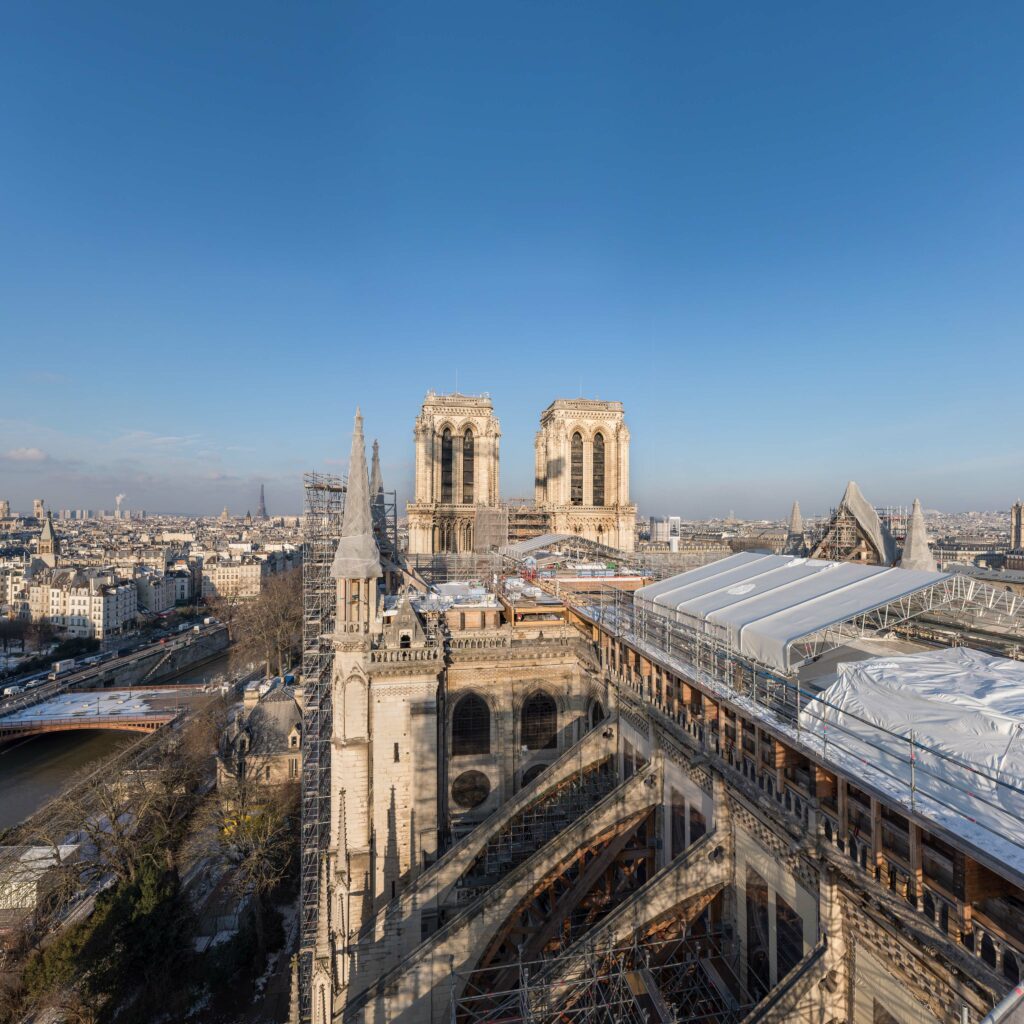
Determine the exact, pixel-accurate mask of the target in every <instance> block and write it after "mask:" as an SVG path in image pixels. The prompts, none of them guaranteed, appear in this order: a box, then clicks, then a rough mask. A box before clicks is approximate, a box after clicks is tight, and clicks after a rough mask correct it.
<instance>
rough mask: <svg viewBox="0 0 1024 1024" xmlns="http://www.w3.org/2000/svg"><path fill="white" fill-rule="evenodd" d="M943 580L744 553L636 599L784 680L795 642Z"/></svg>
mask: <svg viewBox="0 0 1024 1024" xmlns="http://www.w3.org/2000/svg"><path fill="white" fill-rule="evenodd" d="M947 578H948V574H946V573H938V572H922V571H919V570H912V569H891V568H886V567H884V566H878V565H859V564H856V563H853V562H829V561H825V560H823V559H815V558H793V557H791V556H789V555H765V554H756V553H754V552H743V553H741V554H737V555H731V556H730V557H729V558H723V559H721V561H718V562H712V563H711V564H710V565H705V566H702V567H701V568H700V569H693V570H691V571H690V572H684V573H680V574H679V575H678V576H672V577H671V578H669V579H666V580H660V581H659V582H657V583H652V584H650V585H649V586H646V587H641V588H640V589H639V590H637V591H636V592H635V595H634V596H635V600H636V601H637V602H639V603H640V604H641V605H643V604H644V603H647V604H649V605H652V606H654V607H655V608H656V610H658V611H660V612H662V613H663V614H670V615H671V616H672V617H673V618H675V619H676V620H677V621H682V622H684V623H685V624H686V625H688V626H690V627H691V628H694V629H699V630H704V631H709V630H711V631H724V632H725V635H726V636H727V637H728V640H729V642H730V643H731V644H732V646H733V647H734V648H735V649H736V650H738V651H739V653H740V654H742V655H744V656H745V657H748V658H751V659H753V660H756V661H759V662H761V663H762V664H764V665H769V666H771V667H773V668H775V669H778V670H779V671H781V672H787V673H788V672H790V671H791V670H792V665H791V664H790V657H789V649H790V645H791V644H792V643H793V642H794V641H796V640H799V639H800V638H801V637H805V636H808V635H809V634H811V633H814V632H817V631H818V630H820V629H824V628H825V627H827V626H831V625H834V624H836V623H839V622H845V621H846V620H847V619H852V618H854V617H855V616H857V615H861V614H863V613H865V612H869V611H872V610H873V609H875V608H881V607H882V606H883V605H886V604H888V603H889V602H891V601H895V600H898V599H900V598H902V597H906V596H907V595H909V594H913V593H916V592H917V591H919V590H923V589H925V588H926V587H930V586H932V585H933V584H935V583H938V582H940V581H941V580H944V579H947Z"/></svg>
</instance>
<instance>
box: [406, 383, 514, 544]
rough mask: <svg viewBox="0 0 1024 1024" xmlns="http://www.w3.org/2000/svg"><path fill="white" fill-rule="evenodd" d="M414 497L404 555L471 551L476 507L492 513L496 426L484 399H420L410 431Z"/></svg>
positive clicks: (495, 491) (498, 434)
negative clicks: (417, 412) (414, 480)
mask: <svg viewBox="0 0 1024 1024" xmlns="http://www.w3.org/2000/svg"><path fill="white" fill-rule="evenodd" d="M413 437H414V439H415V442H416V493H415V499H414V500H413V501H411V502H410V503H409V507H408V514H409V552H410V554H414V555H429V554H434V553H435V552H455V553H460V554H461V553H466V552H471V551H473V550H474V546H475V544H476V540H477V520H478V517H479V511H480V509H482V508H491V509H497V508H498V506H499V504H500V491H499V489H498V484H499V481H498V443H499V440H500V438H501V427H500V425H499V423H498V420H497V418H496V417H495V415H494V406H493V405H492V404H491V400H490V398H488V397H487V396H486V395H482V396H476V395H460V394H457V393H456V394H452V395H438V394H435V393H434V392H433V391H431V392H429V393H428V394H427V397H426V398H425V399H424V400H423V407H422V409H421V410H420V414H419V416H418V417H417V418H416V426H415V429H414V431H413Z"/></svg>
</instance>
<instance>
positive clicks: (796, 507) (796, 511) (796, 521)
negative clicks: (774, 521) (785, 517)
mask: <svg viewBox="0 0 1024 1024" xmlns="http://www.w3.org/2000/svg"><path fill="white" fill-rule="evenodd" d="M803 533H804V517H803V516H802V515H801V514H800V502H799V501H794V502H793V511H792V512H790V514H789V535H790V537H793V536H795V535H797V534H799V535H800V536H801V537H802V536H803Z"/></svg>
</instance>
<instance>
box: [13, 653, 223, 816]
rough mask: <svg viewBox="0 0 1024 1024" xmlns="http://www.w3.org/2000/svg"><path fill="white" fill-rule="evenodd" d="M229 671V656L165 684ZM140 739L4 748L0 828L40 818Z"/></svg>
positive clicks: (113, 737)
mask: <svg viewBox="0 0 1024 1024" xmlns="http://www.w3.org/2000/svg"><path fill="white" fill-rule="evenodd" d="M229 667H230V666H229V656H228V655H227V654H225V655H223V656H222V657H220V658H217V659H216V660H214V661H211V662H210V663H209V664H207V665H203V666H201V667H200V668H195V669H186V670H185V671H184V672H182V673H180V674H179V675H176V676H174V677H173V678H172V679H168V680H166V682H167V683H168V684H170V683H172V682H177V683H205V682H209V681H210V680H211V679H213V678H215V677H216V676H219V675H225V674H226V673H227V672H228V669H229ZM138 739H139V735H138V734H137V733H131V732H115V731H112V730H104V731H94V732H58V733H51V734H49V735H45V736H33V737H31V738H30V739H26V740H22V741H20V742H14V743H11V744H9V745H6V746H2V747H0V829H4V828H9V827H10V826H11V825H16V824H17V823H18V822H19V821H22V820H24V819H25V818H27V817H28V816H29V815H30V814H33V813H35V811H37V810H38V809H39V808H40V807H42V805H43V804H45V803H46V802H47V801H48V800H51V799H53V797H55V796H57V795H58V794H59V793H60V792H61V791H62V790H63V789H64V788H65V787H66V786H67V785H68V784H69V783H70V782H73V781H74V779H75V776H76V774H77V773H78V772H80V771H81V770H82V769H83V768H85V766H86V765H89V764H91V763H92V762H94V761H97V760H99V759H100V758H103V757H107V756H108V755H109V754H112V753H113V752H114V751H116V750H120V749H121V748H122V747H124V746H127V745H128V744H130V743H135V742H137V741H138Z"/></svg>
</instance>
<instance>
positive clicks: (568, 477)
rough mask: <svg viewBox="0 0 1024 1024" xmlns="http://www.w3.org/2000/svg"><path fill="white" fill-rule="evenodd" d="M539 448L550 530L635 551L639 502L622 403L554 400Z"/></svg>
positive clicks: (539, 499) (541, 501)
mask: <svg viewBox="0 0 1024 1024" xmlns="http://www.w3.org/2000/svg"><path fill="white" fill-rule="evenodd" d="M535 451H536V465H535V475H536V481H535V494H536V502H535V503H536V506H537V508H538V509H543V510H545V511H546V512H547V513H548V516H549V520H550V529H551V531H552V532H553V533H575V534H579V535H580V536H582V537H585V538H586V539H587V540H593V541H597V542H598V543H600V544H607V545H608V546H609V547H613V548H619V549H620V550H622V551H632V550H633V548H634V546H635V536H636V529H635V527H636V505H633V504H630V501H629V428H628V427H627V426H626V421H625V418H624V414H623V408H622V403H621V402H603V401H598V400H596V399H589V398H569V399H566V398H558V399H556V400H555V401H554V402H552V403H551V405H549V406H548V407H547V408H546V409H545V410H544V412H543V413H541V418H540V430H539V431H538V432H537V439H536V447H535Z"/></svg>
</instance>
